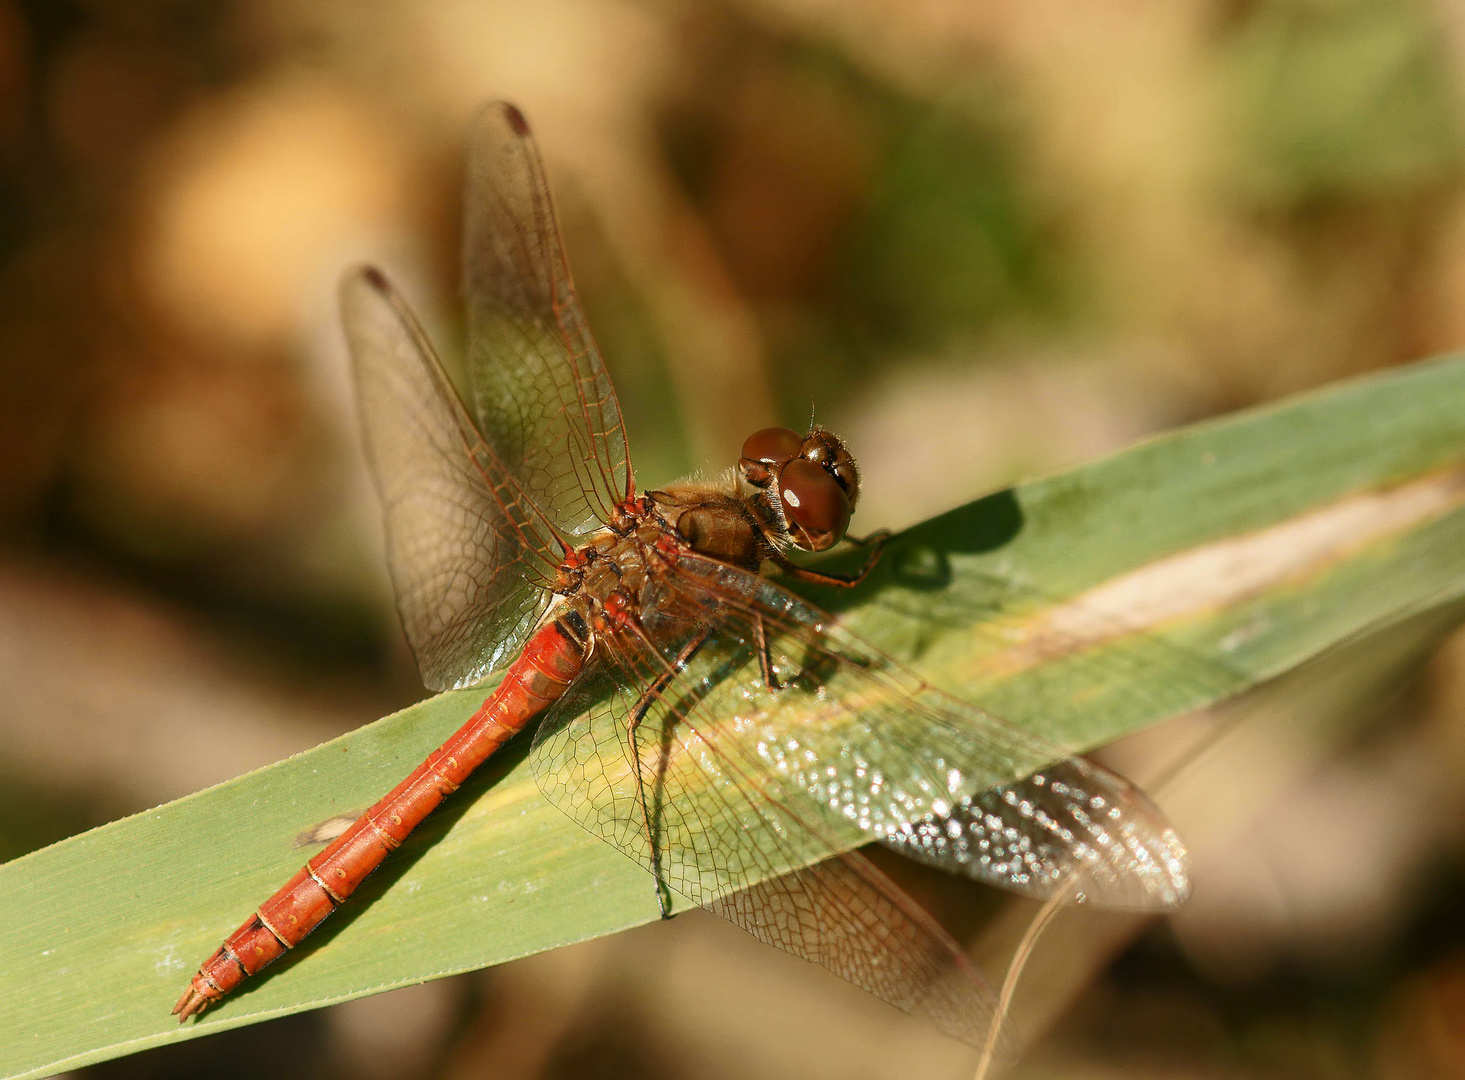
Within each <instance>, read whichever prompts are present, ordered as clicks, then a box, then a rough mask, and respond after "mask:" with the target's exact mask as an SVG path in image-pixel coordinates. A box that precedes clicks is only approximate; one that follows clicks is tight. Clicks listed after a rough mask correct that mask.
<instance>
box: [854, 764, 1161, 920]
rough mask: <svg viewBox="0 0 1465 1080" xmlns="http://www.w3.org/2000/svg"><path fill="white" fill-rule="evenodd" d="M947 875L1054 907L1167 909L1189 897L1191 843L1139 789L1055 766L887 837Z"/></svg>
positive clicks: (1089, 768)
mask: <svg viewBox="0 0 1465 1080" xmlns="http://www.w3.org/2000/svg"><path fill="white" fill-rule="evenodd" d="M881 842H882V843H883V844H885V845H886V846H887V847H889V848H891V849H893V850H895V851H898V852H900V853H901V854H902V855H906V856H908V857H909V858H912V859H915V860H917V861H918V862H923V863H927V864H928V865H931V866H935V867H937V868H938V869H941V870H945V871H947V872H948V873H952V874H959V875H963V876H966V877H970V878H973V879H975V880H977V881H981V882H984V883H985V884H988V885H995V886H997V887H998V888H1001V889H1007V890H1009V891H1010V892H1016V893H1021V894H1023V895H1025V896H1031V897H1034V898H1036V899H1042V900H1045V899H1047V898H1048V897H1050V896H1052V895H1053V894H1054V893H1055V891H1057V890H1058V889H1059V888H1062V887H1065V886H1066V887H1068V888H1070V889H1071V890H1072V895H1073V896H1074V898H1075V899H1078V898H1082V899H1083V900H1084V901H1087V902H1091V903H1095V904H1098V905H1100V906H1101V907H1110V908H1120V909H1124V910H1128V911H1168V910H1170V909H1172V908H1175V907H1178V906H1179V905H1180V904H1182V903H1184V901H1185V899H1186V897H1187V896H1188V895H1189V894H1190V878H1189V859H1188V858H1187V856H1186V852H1185V846H1184V844H1182V843H1181V841H1180V837H1179V836H1178V835H1177V834H1176V832H1175V830H1174V829H1173V828H1172V827H1171V826H1170V825H1169V823H1168V822H1166V821H1165V819H1164V816H1163V815H1162V814H1161V813H1160V811H1159V810H1158V809H1157V808H1156V807H1155V805H1154V804H1153V803H1152V802H1150V800H1149V798H1148V797H1147V796H1146V795H1145V794H1144V792H1142V791H1140V790H1139V789H1138V788H1137V787H1135V786H1134V785H1133V784H1131V783H1130V782H1129V781H1128V780H1126V779H1124V778H1123V777H1122V776H1119V775H1117V774H1115V773H1113V772H1110V771H1109V770H1108V769H1105V768H1103V767H1102V766H1100V765H1096V764H1094V763H1093V762H1091V761H1087V760H1085V759H1084V758H1078V757H1075V758H1069V759H1068V760H1067V761H1059V762H1055V763H1053V764H1051V765H1046V766H1044V767H1043V769H1042V770H1041V771H1039V772H1037V773H1034V774H1033V775H1032V776H1030V777H1027V778H1025V779H1023V780H1019V781H1017V782H1016V783H1013V784H1004V785H1003V786H1002V787H998V788H992V789H990V790H988V791H984V792H981V793H980V794H978V795H975V796H973V797H971V798H968V799H963V800H962V801H961V802H959V803H957V805H956V806H954V807H953V808H952V809H951V811H950V812H949V813H947V814H945V815H932V816H928V817H925V818H922V819H921V820H919V821H916V822H912V823H910V824H909V825H908V826H906V827H905V828H904V829H901V830H899V831H897V832H895V833H891V834H888V835H886V836H884V837H882V839H881Z"/></svg>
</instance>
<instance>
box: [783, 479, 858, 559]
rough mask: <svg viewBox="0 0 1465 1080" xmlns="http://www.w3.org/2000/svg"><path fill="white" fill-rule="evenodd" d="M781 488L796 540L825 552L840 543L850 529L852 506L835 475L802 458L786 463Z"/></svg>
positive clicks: (809, 547) (792, 534)
mask: <svg viewBox="0 0 1465 1080" xmlns="http://www.w3.org/2000/svg"><path fill="white" fill-rule="evenodd" d="M778 489H779V495H780V496H781V497H782V499H783V513H784V517H786V518H787V519H788V522H789V524H790V526H792V528H790V530H789V535H790V537H791V538H792V540H793V542H794V543H796V544H798V546H799V547H801V548H804V549H805V550H807V551H824V550H825V549H827V548H831V547H833V546H834V545H835V544H837V543H839V541H840V539H841V538H842V537H843V536H844V532H845V530H846V529H848V528H849V518H850V511H851V507H850V501H849V496H848V495H846V494H845V493H844V489H843V488H841V487H840V486H839V483H838V482H837V481H836V480H835V479H834V477H832V476H830V475H829V474H828V473H827V472H825V471H824V470H823V469H821V468H820V467H819V466H818V465H815V464H814V463H813V462H812V461H807V460H805V459H804V458H798V459H796V460H794V461H790V462H789V463H788V464H787V465H785V466H784V468H783V472H782V473H780V474H779V477H778Z"/></svg>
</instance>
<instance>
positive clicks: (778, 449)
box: [738, 427, 804, 487]
mask: <svg viewBox="0 0 1465 1080" xmlns="http://www.w3.org/2000/svg"><path fill="white" fill-rule="evenodd" d="M803 445H804V437H803V436H802V435H800V434H799V433H798V432H797V431H791V430H789V429H788V428H780V427H770V428H764V429H763V430H762V431H755V432H753V434H751V435H749V436H748V438H747V440H746V441H745V442H744V443H743V454H742V457H741V459H740V460H739V461H738V468H739V469H740V470H742V474H743V479H745V480H747V481H748V483H750V484H752V485H753V486H754V487H767V486H768V485H769V483H770V482H771V481H772V480H773V477H774V475H775V474H776V473H777V472H778V469H779V466H781V465H782V464H783V463H784V462H786V461H790V460H792V459H793V458H796V457H798V456H799V451H800V450H802V449H803Z"/></svg>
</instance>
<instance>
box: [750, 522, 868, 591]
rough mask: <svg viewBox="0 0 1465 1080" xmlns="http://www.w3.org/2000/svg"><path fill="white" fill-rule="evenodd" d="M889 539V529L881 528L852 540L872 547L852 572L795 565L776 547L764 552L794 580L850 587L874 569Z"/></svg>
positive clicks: (862, 579) (841, 587) (844, 587)
mask: <svg viewBox="0 0 1465 1080" xmlns="http://www.w3.org/2000/svg"><path fill="white" fill-rule="evenodd" d="M889 539H890V532H889V530H887V529H881V530H880V531H879V532H874V533H871V534H870V535H869V536H867V537H865V538H864V539H863V540H856V541H854V543H856V544H857V545H859V546H860V547H868V548H873V549H874V550H873V551H871V552H870V554H869V555H867V556H866V557H865V565H864V566H862V567H860V568H859V569H858V570H856V571H855V572H854V573H853V574H831V573H828V572H826V571H823V570H810V569H809V568H808V567H805V566H796V565H795V564H794V563H793V562H791V561H790V560H789V558H788V556H786V555H784V553H783V552H781V551H779V550H777V549H776V548H770V549H769V550H768V551H767V552H765V555H766V556H767V557H768V560H769V561H770V562H772V563H774V564H775V565H776V566H777V567H778V568H779V569H780V570H782V571H783V572H784V573H785V574H787V575H788V576H789V577H791V578H793V579H795V580H796V581H807V582H810V583H811V584H814V585H833V586H835V587H836V588H840V589H852V588H854V587H855V586H856V585H858V584H859V583H860V582H862V581H864V580H865V577H866V576H867V575H868V574H869V573H870V571H871V570H873V569H875V564H876V563H877V562H879V561H880V554H881V552H883V551H884V550H885V541H886V540H889Z"/></svg>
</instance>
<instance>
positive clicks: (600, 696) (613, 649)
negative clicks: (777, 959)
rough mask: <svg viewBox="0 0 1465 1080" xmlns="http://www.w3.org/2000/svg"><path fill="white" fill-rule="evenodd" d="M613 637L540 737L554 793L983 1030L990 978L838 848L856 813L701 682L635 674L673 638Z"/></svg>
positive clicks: (938, 1010) (692, 894) (799, 941)
mask: <svg viewBox="0 0 1465 1080" xmlns="http://www.w3.org/2000/svg"><path fill="white" fill-rule="evenodd" d="M679 644H685V641H682V642H680V643H679ZM598 645H599V646H600V648H601V650H602V655H601V657H600V662H599V663H600V674H601V676H602V679H601V680H600V681H598V682H597V683H594V684H592V686H591V687H587V688H585V689H584V690H583V691H582V693H581V695H580V696H579V697H578V698H577V699H576V700H574V701H572V702H566V703H565V704H564V706H563V707H562V708H560V709H559V710H557V712H556V713H555V714H554V715H552V716H551V717H550V718H548V719H547V720H546V722H545V723H544V724H543V725H542V726H541V727H540V730H539V734H538V736H537V738H536V740H535V747H534V751H533V757H532V760H533V765H534V771H535V777H536V779H537V780H538V783H539V786H540V788H541V790H542V791H543V792H544V793H545V795H546V797H547V798H548V799H549V800H550V801H551V802H552V803H554V804H555V805H556V806H558V807H559V808H560V809H561V810H563V811H564V812H565V813H566V814H568V815H569V816H570V817H572V818H574V819H575V820H576V821H577V822H579V823H580V824H581V825H582V826H584V827H585V828H586V829H588V830H590V831H591V832H592V833H594V834H596V835H597V836H600V837H601V838H602V839H604V840H606V841H608V842H610V843H611V844H613V845H615V846H616V847H618V848H619V849H620V850H621V851H622V852H624V853H625V854H627V855H629V856H630V857H631V858H633V859H635V860H636V861H637V862H639V863H640V864H641V865H642V866H644V867H646V868H647V869H648V870H651V871H652V872H653V873H655V874H657V875H658V878H659V880H660V881H662V882H665V884H666V885H668V886H669V887H670V888H671V889H673V890H675V891H676V892H677V893H679V894H681V895H682V896H684V897H686V898H687V899H689V900H691V901H693V902H695V903H698V904H701V905H702V906H704V907H706V908H707V909H708V910H710V911H713V912H716V913H717V914H719V915H722V916H723V917H725V918H727V919H729V920H731V921H732V922H734V923H736V924H737V925H739V926H741V927H743V928H744V929H745V930H747V931H749V932H750V933H751V934H753V935H754V936H755V937H757V938H758V939H759V940H760V941H763V942H766V943H767V944H770V945H775V946H777V947H778V948H780V949H783V950H784V951H786V952H789V953H791V954H793V955H795V956H799V957H802V958H804V959H806V960H810V961H813V962H815V963H818V964H821V965H823V966H824V967H826V968H828V969H829V970H830V971H832V972H834V973H835V974H837V975H839V976H841V977H843V978H845V979H847V980H849V981H850V982H852V983H854V984H855V985H856V986H859V987H861V988H862V989H864V990H867V991H869V992H871V993H873V994H875V995H877V996H878V997H880V998H882V999H884V1000H885V1001H888V1002H889V1003H891V1004H892V1005H895V1006H896V1007H898V1008H900V1009H903V1010H904V1011H906V1012H911V1013H919V1014H924V1015H926V1016H928V1017H930V1018H931V1019H932V1021H933V1022H934V1023H935V1024H936V1025H937V1027H938V1028H940V1029H941V1030H942V1031H944V1032H946V1033H947V1034H949V1035H952V1036H954V1037H956V1038H959V1039H962V1040H964V1041H966V1042H969V1043H973V1044H976V1043H978V1042H979V1040H980V1039H981V1037H982V1036H983V1035H984V1034H985V1032H986V1030H987V1024H988V1023H989V1021H990V1018H991V1016H992V1011H993V1004H992V1001H993V999H992V995H991V993H990V991H989V990H988V988H987V986H986V984H985V982H983V980H982V978H981V976H980V974H979V973H978V972H977V971H976V970H975V969H974V968H973V967H972V965H971V964H970V963H969V962H968V961H967V959H966V957H965V955H964V954H963V953H962V951H961V949H960V948H959V947H958V946H957V945H956V943H955V942H954V941H952V940H951V939H950V938H949V937H948V936H947V935H946V933H945V932H944V931H943V930H942V929H941V928H940V926H939V925H937V924H936V923H935V922H933V921H932V920H931V919H930V917H929V916H927V915H926V914H925V913H924V912H923V911H921V910H920V908H919V907H917V906H916V905H915V904H913V903H912V902H911V901H910V900H909V899H908V898H907V897H906V896H905V895H904V894H903V893H902V892H901V891H900V890H899V889H898V888H897V887H896V886H895V885H894V884H893V883H891V882H890V881H889V880H888V879H887V878H885V877H884V875H882V874H881V873H880V872H879V871H878V870H876V869H875V868H874V867H873V866H872V865H871V864H870V863H869V862H868V861H867V860H866V859H864V858H863V857H861V856H859V855H858V854H853V853H850V854H845V855H843V856H840V857H837V858H832V859H831V858H829V856H831V855H832V854H833V853H834V852H836V851H837V850H839V849H840V848H841V847H844V846H848V843H850V842H852V841H853V840H854V839H855V837H854V836H853V835H850V834H849V831H848V829H847V828H846V827H845V826H846V825H847V823H844V822H842V821H840V820H838V819H837V818H833V817H831V816H830V815H828V814H825V813H824V812H823V811H822V810H821V808H820V807H819V806H817V805H816V804H814V803H812V802H811V801H810V800H809V799H808V798H807V797H805V796H804V795H803V793H802V792H800V791H798V790H797V789H795V788H790V787H787V786H786V785H784V784H782V783H781V782H780V781H779V780H778V779H777V778H776V777H773V776H771V775H769V774H768V773H766V772H765V771H762V770H757V769H756V762H752V761H749V760H748V759H747V755H746V753H745V752H744V751H745V749H746V748H745V747H743V746H742V745H740V744H739V743H738V741H737V740H736V739H732V740H729V741H726V743H725V741H724V739H723V738H722V734H723V733H722V731H721V730H720V725H718V724H714V723H712V722H710V721H709V719H708V717H707V715H706V714H705V713H704V712H703V711H702V710H701V709H700V708H699V707H698V706H697V705H696V703H695V700H694V698H692V697H687V696H685V695H682V694H678V693H677V692H676V691H675V690H669V691H668V692H667V693H665V694H648V695H646V696H644V697H643V696H641V694H639V693H638V691H637V690H635V689H628V687H645V686H647V685H650V684H652V683H654V681H655V680H656V679H657V677H658V675H659V674H662V673H663V672H664V665H665V660H664V657H663V655H662V653H660V652H659V651H656V650H654V649H652V648H651V647H650V645H649V644H648V643H646V642H643V641H638V640H635V639H624V638H621V639H617V638H613V637H611V636H609V635H607V636H604V637H602V638H600V639H599V640H598ZM643 711H644V716H642V714H643ZM638 716H642V719H641V721H640V723H639V724H637V723H635V720H636V718H637V717H638ZM841 834H844V838H843V839H841ZM819 860H825V861H819ZM806 864H807V865H806Z"/></svg>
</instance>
